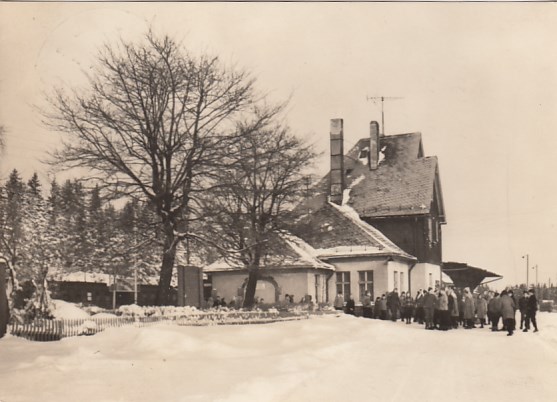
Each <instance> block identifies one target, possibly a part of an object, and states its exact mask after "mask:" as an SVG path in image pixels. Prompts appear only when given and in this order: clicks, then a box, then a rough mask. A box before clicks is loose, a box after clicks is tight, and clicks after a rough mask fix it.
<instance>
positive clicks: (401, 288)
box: [400, 272, 404, 292]
mask: <svg viewBox="0 0 557 402" xmlns="http://www.w3.org/2000/svg"><path fill="white" fill-rule="evenodd" d="M403 289H404V272H401V273H400V291H401V292H402V290H403Z"/></svg>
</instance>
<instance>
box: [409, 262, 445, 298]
mask: <svg viewBox="0 0 557 402" xmlns="http://www.w3.org/2000/svg"><path fill="white" fill-rule="evenodd" d="M430 274H431V282H430ZM410 275H411V277H410V279H411V286H412V289H411V291H412V294H413V295H415V294H416V292H417V291H418V290H419V289H427V288H429V287H432V288H435V285H436V283H437V282H438V281H439V279H440V275H441V267H440V266H439V265H434V264H428V263H419V264H416V266H415V267H414V268H413V269H412V272H411V273H410Z"/></svg>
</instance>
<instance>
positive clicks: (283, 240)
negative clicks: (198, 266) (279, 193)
mask: <svg viewBox="0 0 557 402" xmlns="http://www.w3.org/2000/svg"><path fill="white" fill-rule="evenodd" d="M276 240H277V242H279V243H280V244H279V247H273V248H272V249H271V250H270V251H269V252H268V254H267V255H265V257H264V258H263V261H262V268H273V269H292V268H310V269H330V270H334V269H335V268H334V266H332V265H330V264H327V263H326V262H324V261H321V260H320V259H319V258H318V257H317V252H316V250H315V249H314V248H313V247H311V246H310V245H309V244H308V243H306V242H305V241H304V240H302V239H300V238H299V237H296V236H294V235H293V234H291V233H288V232H285V231H281V232H280V233H277V238H276ZM242 269H244V266H243V265H242V264H241V262H239V261H235V260H234V259H219V260H217V261H215V262H214V263H212V264H210V265H208V266H206V267H205V268H204V269H203V271H204V272H223V271H238V270H242Z"/></svg>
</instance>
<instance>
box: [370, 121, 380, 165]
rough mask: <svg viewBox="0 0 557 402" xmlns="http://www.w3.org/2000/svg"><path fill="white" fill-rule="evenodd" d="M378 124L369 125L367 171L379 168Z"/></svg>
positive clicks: (374, 122) (373, 122) (371, 123)
mask: <svg viewBox="0 0 557 402" xmlns="http://www.w3.org/2000/svg"><path fill="white" fill-rule="evenodd" d="M379 138H380V134H379V123H377V122H376V121H372V122H370V123H369V170H375V169H377V166H379Z"/></svg>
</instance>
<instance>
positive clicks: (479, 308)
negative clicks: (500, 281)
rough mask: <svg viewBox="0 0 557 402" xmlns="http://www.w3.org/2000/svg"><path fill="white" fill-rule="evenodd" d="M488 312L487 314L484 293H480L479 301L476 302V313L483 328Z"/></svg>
mask: <svg viewBox="0 0 557 402" xmlns="http://www.w3.org/2000/svg"><path fill="white" fill-rule="evenodd" d="M486 314H487V301H486V300H485V298H484V297H483V295H479V296H478V301H477V302H476V315H477V316H478V319H479V320H480V325H481V328H483V327H484V324H485V316H486Z"/></svg>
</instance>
